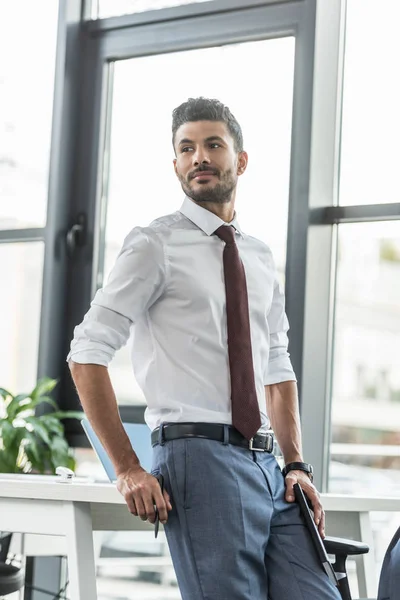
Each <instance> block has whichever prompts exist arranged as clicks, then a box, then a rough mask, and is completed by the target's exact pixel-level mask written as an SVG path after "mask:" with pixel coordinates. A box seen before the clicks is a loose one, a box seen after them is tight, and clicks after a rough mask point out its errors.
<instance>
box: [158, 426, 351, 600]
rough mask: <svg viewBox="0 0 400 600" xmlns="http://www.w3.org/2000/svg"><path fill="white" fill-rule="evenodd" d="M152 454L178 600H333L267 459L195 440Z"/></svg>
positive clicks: (180, 441)
mask: <svg viewBox="0 0 400 600" xmlns="http://www.w3.org/2000/svg"><path fill="white" fill-rule="evenodd" d="M153 450H154V458H153V469H152V472H153V474H156V473H158V472H161V474H162V475H163V476H164V482H165V488H166V490H167V491H168V493H169V494H170V496H171V503H172V507H173V509H172V511H170V513H169V518H168V523H167V524H166V525H165V533H166V536H167V541H168V546H169V549H170V552H171V557H172V561H173V564H174V568H175V572H176V576H177V579H178V584H179V589H180V592H181V595H182V600H340V594H339V592H338V591H337V589H336V588H335V587H334V586H333V585H332V584H331V582H330V581H329V579H328V577H327V575H326V573H325V572H324V571H323V569H322V567H321V565H320V564H319V563H318V561H317V559H316V555H315V551H314V548H313V546H312V544H311V541H310V539H309V535H308V532H307V530H306V528H305V527H304V525H303V523H302V520H301V516H300V513H299V508H298V506H297V504H295V503H293V504H292V503H288V502H286V501H285V499H284V492H285V485H284V478H283V476H282V473H281V471H280V469H279V465H278V463H277V461H276V459H275V457H274V456H273V455H271V454H267V453H264V452H263V453H262V452H254V451H251V450H248V449H246V448H241V447H238V446H233V445H230V444H224V443H222V442H217V441H214V440H208V439H202V438H186V439H177V440H172V441H169V442H165V443H164V444H163V445H157V446H155V447H154V449H153Z"/></svg>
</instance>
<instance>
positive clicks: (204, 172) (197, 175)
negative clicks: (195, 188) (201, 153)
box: [192, 171, 215, 179]
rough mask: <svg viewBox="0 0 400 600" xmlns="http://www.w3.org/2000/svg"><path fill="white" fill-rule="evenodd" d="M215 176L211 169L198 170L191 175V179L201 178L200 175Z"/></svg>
mask: <svg viewBox="0 0 400 600" xmlns="http://www.w3.org/2000/svg"><path fill="white" fill-rule="evenodd" d="M213 176H215V173H214V172H213V171H199V172H198V173H195V174H194V175H193V177H192V179H201V178H202V177H213Z"/></svg>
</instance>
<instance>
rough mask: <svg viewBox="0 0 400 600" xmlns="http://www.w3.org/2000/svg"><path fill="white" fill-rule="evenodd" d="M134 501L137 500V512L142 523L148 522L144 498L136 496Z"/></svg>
mask: <svg viewBox="0 0 400 600" xmlns="http://www.w3.org/2000/svg"><path fill="white" fill-rule="evenodd" d="M134 500H135V504H136V510H137V514H138V516H139V517H140V518H141V519H142V521H147V512H146V508H145V505H144V502H143V500H142V496H141V495H135V496H134Z"/></svg>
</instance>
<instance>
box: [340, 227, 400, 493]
mask: <svg viewBox="0 0 400 600" xmlns="http://www.w3.org/2000/svg"><path fill="white" fill-rule="evenodd" d="M399 298H400V222H383V223H368V224H365V223H363V224H360V223H357V224H349V225H341V226H340V228H339V263H338V273H337V290H336V315H335V351H334V376H333V401H332V444H331V463H330V485H329V491H330V492H340V493H344V492H346V493H352V492H354V493H356V494H357V495H360V496H362V495H364V494H366V495H367V494H370V495H371V494H372V495H373V494H376V492H377V490H379V495H390V496H393V495H396V494H400V434H399V423H400V370H399V358H400V350H399V348H400V303H399Z"/></svg>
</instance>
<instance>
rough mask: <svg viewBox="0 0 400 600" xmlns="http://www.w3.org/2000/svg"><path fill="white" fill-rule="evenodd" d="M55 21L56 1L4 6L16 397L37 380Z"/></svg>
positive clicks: (1, 353) (5, 159) (5, 160)
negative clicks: (38, 24) (36, 24)
mask: <svg viewBox="0 0 400 600" xmlns="http://www.w3.org/2000/svg"><path fill="white" fill-rule="evenodd" d="M57 21H58V2H57V1H54V2H48V1H47V0H38V1H37V2H24V1H22V0H15V1H14V2H1V3H0V56H1V60H0V277H1V294H0V325H1V326H0V329H1V347H0V387H4V388H6V389H9V390H10V391H11V392H13V393H21V392H27V391H30V389H32V388H33V387H34V384H35V381H36V377H37V366H38V351H39V323H40V314H41V298H42V273H43V263H44V244H43V238H44V232H43V230H42V229H41V228H42V227H44V226H45V224H46V212H47V197H48V180H49V164H50V141H51V125H52V106H53V88H54V76H55V55H56V37H57ZM35 23H40V34H39V33H38V31H39V26H38V27H35V26H34V24H35Z"/></svg>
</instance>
